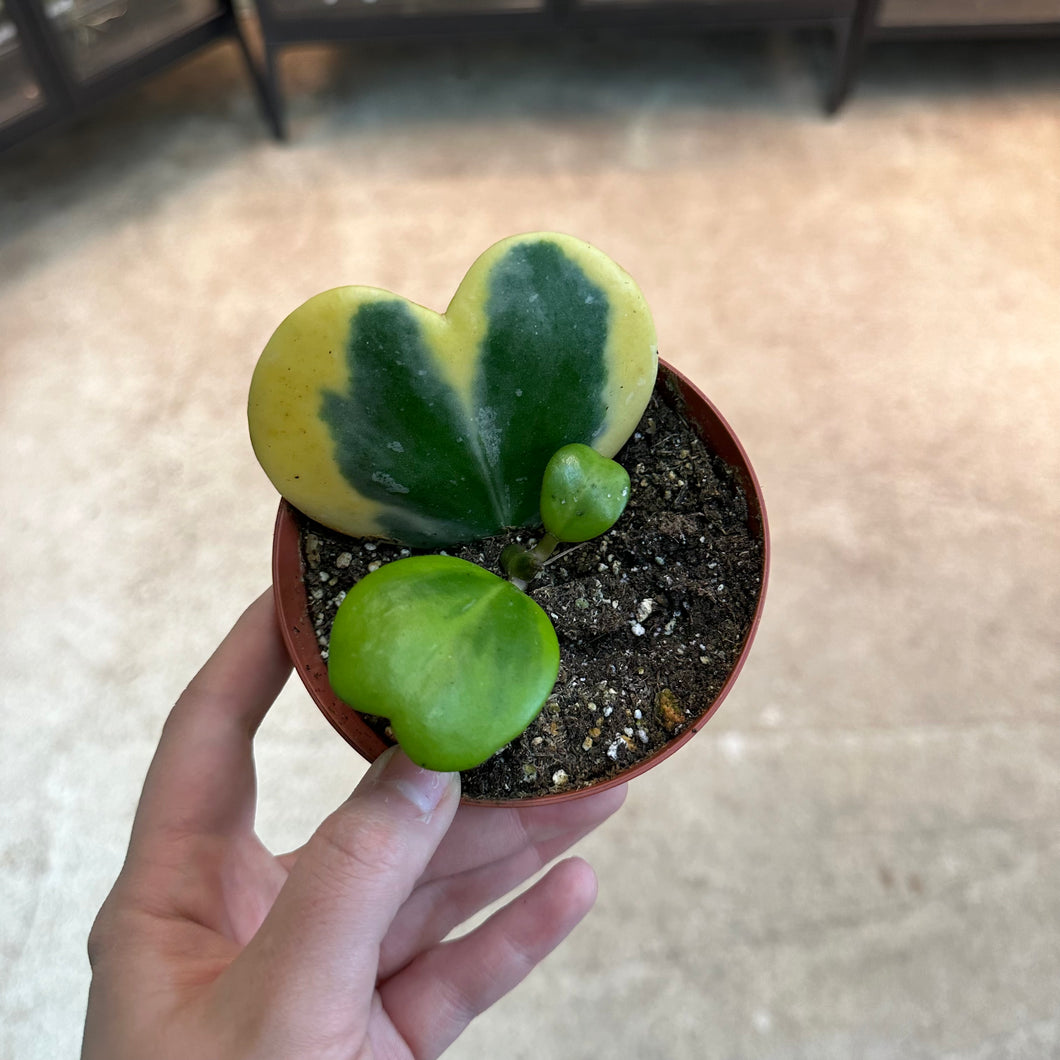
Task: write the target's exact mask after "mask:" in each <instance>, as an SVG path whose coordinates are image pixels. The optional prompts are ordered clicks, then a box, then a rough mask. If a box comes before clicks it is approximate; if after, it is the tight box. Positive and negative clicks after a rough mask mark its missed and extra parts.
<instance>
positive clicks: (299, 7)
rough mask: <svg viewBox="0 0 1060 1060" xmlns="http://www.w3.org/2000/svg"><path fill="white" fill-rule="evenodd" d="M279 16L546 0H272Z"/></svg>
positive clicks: (535, 7)
mask: <svg viewBox="0 0 1060 1060" xmlns="http://www.w3.org/2000/svg"><path fill="white" fill-rule="evenodd" d="M271 6H272V8H273V10H274V11H275V14H276V17H277V18H305V17H312V18H329V17H334V18H335V19H349V18H377V17H380V16H382V17H387V16H389V17H391V18H393V17H395V16H398V17H401V18H406V17H409V18H411V17H414V16H416V15H477V14H482V13H483V12H489V11H541V10H543V9H544V7H545V0H272V4H271Z"/></svg>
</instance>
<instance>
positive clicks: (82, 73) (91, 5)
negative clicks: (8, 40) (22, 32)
mask: <svg viewBox="0 0 1060 1060" xmlns="http://www.w3.org/2000/svg"><path fill="white" fill-rule="evenodd" d="M220 10H221V4H220V3H218V0H47V2H46V3H45V5H44V11H45V14H46V15H47V16H48V18H49V19H50V20H51V21H52V23H53V25H54V27H55V30H56V34H57V36H58V37H59V39H60V40H61V42H62V46H63V50H64V51H65V52H66V55H67V58H68V59H69V61H70V64H71V66H72V67H73V70H74V74H75V76H77V77H78V78H80V79H81V80H88V79H89V78H91V77H93V76H95V75H96V74H101V73H104V72H105V71H107V70H109V69H110V68H111V67H113V66H118V65H120V64H121V63H123V62H126V61H127V60H129V59H134V58H136V57H137V56H138V55H142V54H143V53H144V52H149V51H150V50H151V49H152V48H154V47H155V46H156V45H159V44H162V43H163V42H165V41H166V40H168V39H170V38H171V37H176V36H178V35H179V34H180V33H182V32H183V31H184V30H188V29H191V28H193V27H194V26H197V25H200V24H201V23H203V22H207V21H209V20H210V19H211V18H214V17H215V16H216V15H217V14H218V13H219V11H220Z"/></svg>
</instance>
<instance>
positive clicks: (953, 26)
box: [828, 0, 1060, 113]
mask: <svg viewBox="0 0 1060 1060" xmlns="http://www.w3.org/2000/svg"><path fill="white" fill-rule="evenodd" d="M881 6H882V2H881V0H856V4H855V10H854V16H853V19H852V20H851V23H850V32H849V34H848V35H847V38H846V39H845V40H844V42H843V46H842V48H841V52H840V59H839V71H838V73H837V75H836V80H835V86H834V91H833V94H832V95H830V97H829V99H828V110H829V112H830V113H834V112H835V111H837V110H838V109H839V108H840V107H841V106H842V105H843V103H844V102H845V101H846V99H847V98H848V97H849V95H850V93H851V91H852V90H853V86H854V83H855V81H856V80H857V76H858V74H859V73H860V71H861V67H862V65H863V63H864V58H865V52H866V50H867V47H868V45H869V44H870V43H871V42H872V41H877V40H878V41H898V40H905V41H927V40H1027V39H1045V38H1050V37H1060V21H1052V22H1048V21H1036V22H982V23H959V22H958V23H952V22H945V23H934V24H928V25H910V26H894V25H880V23H879V14H880V8H881Z"/></svg>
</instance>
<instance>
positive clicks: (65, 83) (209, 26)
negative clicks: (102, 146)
mask: <svg viewBox="0 0 1060 1060" xmlns="http://www.w3.org/2000/svg"><path fill="white" fill-rule="evenodd" d="M4 6H5V10H6V11H7V13H8V15H9V16H10V18H11V20H12V22H14V24H15V28H16V29H17V30H18V35H19V41H20V43H21V45H22V47H23V49H24V51H25V54H26V57H27V59H28V60H29V64H30V67H31V70H32V72H33V74H34V76H35V77H36V79H37V81H38V83H39V84H40V87H41V93H42V96H43V100H42V103H41V105H40V106H38V107H36V108H34V109H32V110H30V111H27V112H26V113H25V114H24V115H22V116H20V117H17V118H14V119H12V120H11V121H9V122H6V123H5V124H3V125H0V151H2V150H4V149H5V148H7V147H10V146H11V145H12V144H14V143H16V142H18V141H19V140H22V139H24V138H25V137H26V136H29V135H32V134H33V133H35V132H37V131H39V130H40V129H43V128H45V127H47V126H49V125H53V124H56V123H60V122H63V121H68V120H70V119H72V118H75V117H77V116H78V115H80V114H82V113H83V112H84V111H86V110H88V109H90V108H91V107H94V106H95V105H96V104H98V103H100V102H101V101H102V100H104V99H108V98H110V97H111V96H113V95H116V94H117V93H119V92H121V91H123V90H124V89H126V88H129V87H130V86H132V85H135V84H138V83H139V82H141V81H143V80H144V79H145V78H147V77H149V76H151V75H152V74H156V73H159V72H161V71H162V70H164V69H165V68H166V67H168V66H171V65H172V64H173V63H176V62H178V61H179V60H181V59H183V58H186V57H187V56H189V55H191V54H192V53H193V52H196V51H198V50H199V49H200V48H203V47H205V46H206V45H208V44H212V43H214V42H215V41H219V40H232V39H234V40H236V41H237V42H238V43H239V46H240V48H241V50H242V52H243V56H244V59H245V61H246V65H247V69H248V71H249V73H250V76H251V78H252V80H253V82H254V85H255V87H256V90H257V93H258V96H259V99H260V101H261V105H262V107H263V109H264V112H265V115H266V118H267V120H268V121H269V123H270V125H271V126H272V128H273V130H274V131H275V132H276V133H277V135H279V124H278V116H277V115H274V114H272V112H271V111H270V99H269V96H268V93H267V92H266V90H265V82H264V79H263V77H262V75H261V72H260V71H259V69H258V67H257V64H256V63H255V62H254V59H253V57H252V55H251V51H250V48H249V45H248V42H247V39H246V37H245V35H244V33H243V29H242V27H241V25H240V23H239V19H238V18H237V16H236V13H235V8H234V6H233V0H220V3H219V4H218V10H217V14H216V15H215V16H214V17H212V18H209V19H207V20H205V21H203V22H200V23H199V24H197V25H194V26H190V27H189V28H188V29H186V30H184V31H182V32H181V33H178V34H177V35H175V36H173V37H170V38H168V39H166V40H164V41H161V42H159V43H158V44H156V45H155V46H153V47H151V48H150V49H148V50H146V51H144V52H141V53H140V54H139V55H136V56H133V57H132V58H130V59H128V60H126V61H124V62H121V63H118V64H116V65H115V66H113V67H111V68H110V69H109V70H106V71H103V72H101V73H99V74H97V75H94V76H93V77H90V78H87V79H81V78H79V77H77V76H76V75H75V73H74V72H73V70H72V69H71V67H70V64H69V62H68V60H67V58H66V56H65V55H64V54H63V51H62V47H61V45H60V43H59V41H58V40H57V38H56V35H55V33H54V31H53V29H52V27H51V25H50V24H49V22H48V19H47V16H46V15H45V14H44V11H43V10H42V8H41V6H40V4H39V3H38V2H37V0H5V5H4Z"/></svg>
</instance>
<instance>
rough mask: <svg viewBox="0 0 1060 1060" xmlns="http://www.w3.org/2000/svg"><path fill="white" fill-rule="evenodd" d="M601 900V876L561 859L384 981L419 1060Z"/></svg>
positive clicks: (391, 1011) (394, 1014)
mask: <svg viewBox="0 0 1060 1060" xmlns="http://www.w3.org/2000/svg"><path fill="white" fill-rule="evenodd" d="M595 900H596V874H595V873H594V872H593V870H592V868H591V867H590V866H589V865H588V864H587V863H586V862H584V861H582V860H581V858H570V859H569V860H567V861H561V862H560V863H559V864H558V865H556V866H554V867H553V868H552V870H551V871H550V872H549V873H548V874H547V875H546V876H544V877H543V878H542V879H540V880H538V882H537V883H535V884H534V886H533V887H531V888H530V889H529V890H528V891H526V892H525V893H524V894H521V895H519V897H517V898H515V899H513V900H512V901H511V902H509V904H508V905H506V906H505V907H504V908H503V909H501V910H500V911H499V912H497V913H494V914H493V916H491V917H490V918H489V919H488V920H487V921H486V922H485V923H484V924H482V925H480V926H479V927H477V928H475V930H474V931H471V932H469V933H468V934H467V935H464V936H463V937H461V938H459V939H455V940H454V941H452V942H443V943H441V944H440V945H438V946H435V947H433V948H432V949H430V950H427V951H426V952H425V953H422V954H420V956H419V957H417V958H416V959H415V960H414V961H412V963H411V964H409V965H407V966H406V967H405V968H403V969H402V970H401V971H400V972H398V973H396V974H395V975H394V976H392V977H391V978H390V979H388V980H387V981H386V982H385V983H382V984H380V987H379V993H380V996H381V998H382V1001H383V1007H384V1008H385V1009H386V1011H387V1014H388V1016H389V1017H390V1020H391V1022H392V1024H393V1025H394V1027H395V1028H396V1029H397V1031H398V1032H399V1033H400V1034H401V1036H402V1037H403V1038H404V1039H405V1042H406V1043H407V1045H408V1047H409V1050H410V1051H411V1053H412V1055H413V1056H414V1057H416V1060H433V1058H434V1057H437V1056H440V1055H441V1053H442V1052H444V1051H445V1050H446V1049H447V1048H448V1047H449V1046H450V1045H451V1044H452V1043H453V1042H454V1041H455V1040H456V1038H457V1037H459V1035H460V1034H461V1033H462V1032H463V1030H464V1028H465V1027H467V1025H468V1024H469V1023H470V1022H471V1021H472V1020H473V1019H474V1018H475V1017H476V1016H478V1015H479V1014H480V1013H482V1012H485V1011H486V1009H488V1008H489V1007H490V1006H491V1005H492V1004H494V1002H496V1001H498V1000H499V999H500V998H502V997H503V996H504V995H505V994H507V993H508V991H509V990H511V989H513V988H514V987H515V986H517V985H518V984H519V983H521V982H522V980H523V979H525V978H526V976H527V975H529V973H530V972H531V971H533V969H534V968H535V967H536V966H537V965H538V964H539V963H540V962H541V961H542V960H544V958H545V957H547V956H548V954H549V953H551V952H552V950H554V949H555V948H556V946H558V945H559V944H560V943H561V942H562V941H563V940H564V939H565V938H566V937H567V935H569V934H570V932H571V931H572V930H573V929H574V928H575V927H576V926H577V925H578V923H579V922H580V921H581V920H582V918H583V917H584V916H585V914H586V913H588V912H589V910H590V909H591V908H592V906H593V902H594V901H595Z"/></svg>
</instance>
